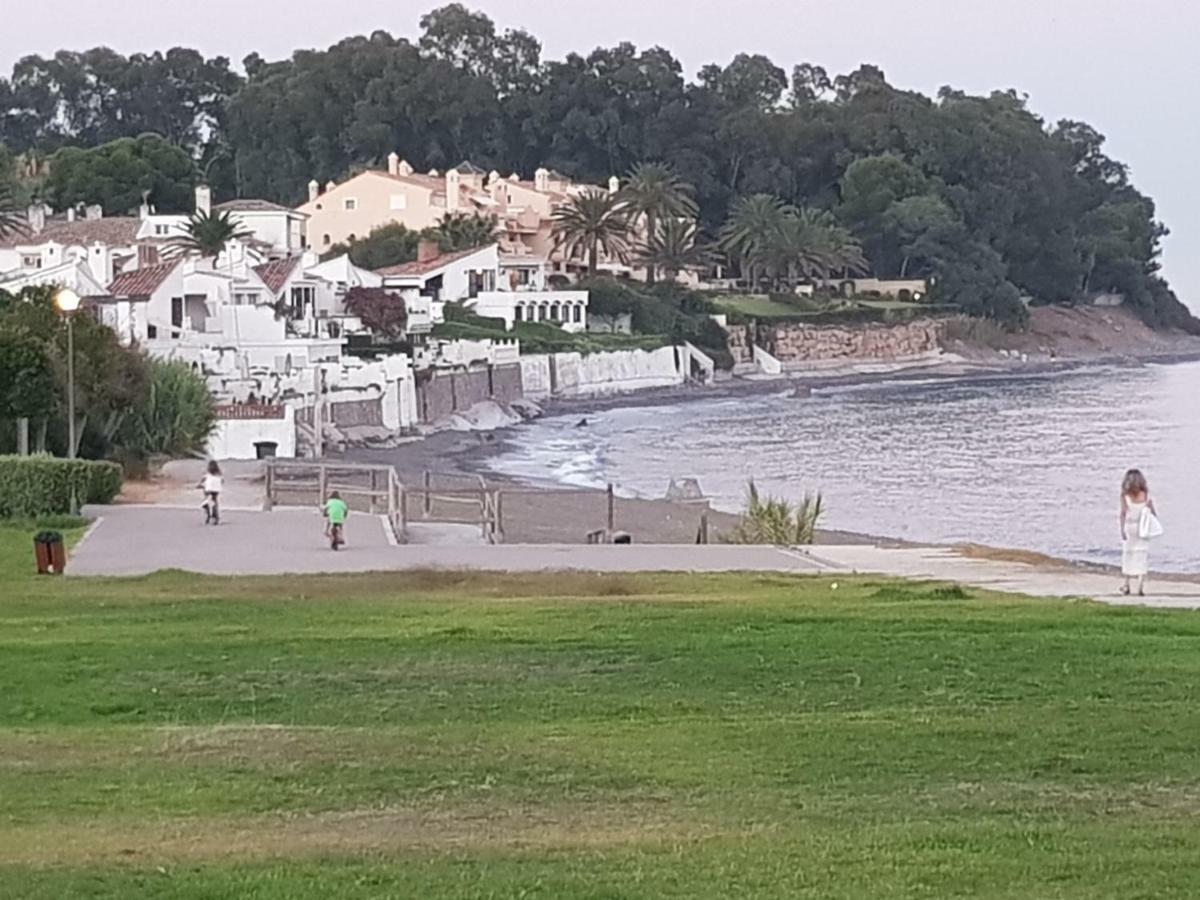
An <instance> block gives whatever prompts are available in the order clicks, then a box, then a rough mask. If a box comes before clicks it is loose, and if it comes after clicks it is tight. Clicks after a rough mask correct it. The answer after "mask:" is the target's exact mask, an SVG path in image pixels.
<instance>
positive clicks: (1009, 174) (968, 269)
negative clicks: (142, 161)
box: [0, 3, 1200, 328]
mask: <svg viewBox="0 0 1200 900" xmlns="http://www.w3.org/2000/svg"><path fill="white" fill-rule="evenodd" d="M787 62H788V63H792V62H793V61H787ZM244 69H245V74H244V75H240V74H237V73H236V72H234V71H233V70H232V69H231V68H230V66H229V63H228V61H227V60H225V59H224V58H222V57H215V58H211V59H207V58H204V57H203V56H202V55H201V54H199V53H197V52H195V51H193V50H187V49H183V48H175V49H172V50H169V51H167V52H166V53H151V54H135V55H132V56H129V57H125V56H122V55H120V54H117V53H114V52H113V51H111V50H107V49H104V48H99V49H96V50H89V51H86V52H83V53H70V52H66V51H62V52H59V53H57V54H55V55H54V56H53V57H51V58H48V59H47V58H42V57H38V56H29V57H26V58H24V59H22V60H21V61H20V62H18V63H17V64H16V66H14V69H13V73H12V77H11V78H8V79H3V78H0V143H2V144H6V145H7V146H8V149H9V151H10V152H11V154H30V153H31V154H33V155H34V156H35V157H36V156H38V155H40V156H41V157H42V158H46V157H49V156H50V155H51V154H54V153H56V152H60V153H65V152H67V151H65V150H63V149H61V148H65V147H75V148H80V149H76V150H73V151H71V152H72V153H91V152H95V151H93V150H91V149H89V148H99V147H102V146H104V145H105V144H106V142H112V141H118V140H120V139H133V140H135V141H138V140H144V139H143V138H141V137H140V136H141V135H143V134H145V133H147V132H153V133H155V134H158V135H160V136H161V137H162V138H163V140H164V141H165V142H167V143H168V144H169V145H171V146H172V147H177V148H180V150H181V151H183V152H184V153H185V155H186V156H187V157H188V159H189V160H190V161H191V162H192V163H193V165H194V166H195V167H196V171H198V172H199V173H200V177H204V178H206V180H208V181H209V182H210V183H211V184H212V185H213V187H214V190H215V192H216V194H217V195H218V196H219V197H231V196H256V197H262V198H265V199H270V200H275V201H278V202H283V203H296V202H300V201H301V200H303V198H304V196H305V186H306V185H307V183H308V181H309V180H310V179H316V180H318V181H320V182H324V181H327V180H329V179H338V178H342V177H344V176H345V175H346V174H347V173H348V172H350V171H352V170H354V169H355V168H357V167H361V166H364V165H375V166H379V165H382V162H383V160H384V159H385V158H386V156H387V154H389V153H391V152H396V153H398V154H399V155H400V156H402V157H404V158H406V159H408V160H409V161H410V162H411V163H412V164H413V165H414V166H416V167H417V168H418V169H422V170H423V169H428V168H437V169H439V170H442V169H445V168H447V167H449V166H453V165H456V164H458V163H459V162H461V161H462V160H464V159H470V160H472V161H473V162H475V163H477V164H478V165H481V166H483V167H484V168H486V169H493V168H494V169H497V170H499V171H502V172H505V173H507V172H510V171H519V172H522V173H524V174H528V173H530V172H532V171H533V170H534V169H536V168H537V167H539V166H546V167H549V168H554V169H556V170H559V171H561V172H563V173H565V174H567V175H569V176H572V177H574V178H577V179H580V180H583V181H587V182H590V183H593V184H601V185H603V184H606V183H607V180H608V178H609V177H611V176H612V175H621V174H624V173H630V172H632V171H634V170H635V167H637V166H640V165H644V164H654V165H664V166H667V167H669V170H670V172H672V173H673V177H674V178H677V179H678V183H679V184H681V185H689V186H691V188H692V190H691V192H690V194H689V197H690V199H691V200H693V201H694V202H695V205H696V207H697V209H698V212H699V225H700V229H701V230H702V231H703V232H705V233H708V234H714V235H715V234H717V233H718V232H719V231H720V229H721V227H722V225H724V223H725V222H726V221H727V219H728V218H729V215H730V210H731V208H732V207H734V206H735V205H736V204H737V203H738V202H739V201H740V200H742V199H744V198H748V197H752V196H754V195H757V194H763V195H768V196H770V197H773V198H775V199H777V200H778V201H779V202H780V203H781V204H784V205H785V206H787V207H790V208H793V209H797V210H801V209H807V210H813V211H823V212H832V213H833V214H834V215H835V216H836V217H837V219H838V221H839V223H840V224H841V225H842V226H843V227H844V228H846V229H848V230H849V232H850V234H851V236H852V237H853V238H854V239H855V240H856V241H857V242H858V243H859V244H860V245H861V247H862V251H863V253H864V254H865V256H866V260H867V262H868V263H869V265H870V267H871V269H872V270H873V271H874V272H875V273H876V274H877V275H879V276H881V277H890V276H898V275H900V274H901V273H902V272H903V273H905V274H907V275H912V276H926V275H928V276H933V277H934V278H935V279H936V283H937V284H940V285H942V287H941V288H936V289H935V293H941V294H942V295H943V296H942V299H949V297H950V296H955V297H960V298H962V299H964V300H967V301H969V302H968V305H969V307H970V308H973V309H975V308H978V309H984V308H986V309H989V310H992V311H993V312H994V314H996V315H998V316H1006V317H1008V319H1009V320H1011V319H1012V317H1014V316H1015V317H1017V318H1019V317H1020V314H1019V313H1018V312H1017V308H1018V306H1023V303H1022V300H1021V298H1028V299H1029V300H1031V301H1032V302H1034V303H1074V302H1079V301H1081V300H1083V299H1085V298H1086V297H1087V296H1088V295H1089V294H1092V293H1096V292H1102V291H1110V290H1112V291H1120V292H1123V293H1124V294H1125V295H1126V296H1127V298H1128V301H1129V303H1130V305H1131V307H1132V308H1133V309H1134V310H1135V311H1137V312H1138V313H1139V314H1140V315H1141V316H1142V317H1143V318H1144V319H1145V320H1146V321H1147V322H1149V323H1151V324H1152V325H1156V326H1169V325H1176V326H1183V327H1189V328H1200V323H1197V322H1196V321H1195V320H1193V319H1192V318H1191V316H1190V315H1189V314H1188V312H1187V310H1186V308H1185V307H1184V306H1183V305H1182V304H1181V303H1180V302H1179V301H1178V300H1177V299H1176V298H1175V296H1174V295H1173V294H1172V292H1171V291H1170V289H1169V287H1168V286H1167V284H1166V283H1165V282H1164V281H1163V280H1162V278H1161V277H1160V275H1159V249H1160V241H1161V239H1162V237H1163V236H1164V235H1165V234H1166V229H1165V228H1164V227H1163V226H1162V225H1161V224H1160V223H1159V222H1158V221H1157V220H1156V218H1155V208H1154V204H1153V202H1152V201H1151V200H1150V199H1149V198H1148V197H1146V196H1145V195H1143V194H1141V193H1140V192H1139V191H1138V190H1137V189H1136V188H1135V187H1134V186H1133V185H1132V184H1131V183H1130V181H1129V173H1128V169H1127V167H1126V166H1125V165H1123V164H1122V163H1121V162H1119V161H1116V160H1113V159H1111V158H1110V157H1109V156H1108V155H1107V154H1106V153H1105V152H1104V137H1103V135H1101V134H1100V133H1098V132H1097V131H1096V129H1094V128H1093V127H1091V126H1089V125H1087V124H1086V123H1082V122H1076V121H1069V120H1068V121H1062V122H1058V123H1046V122H1044V121H1043V120H1042V119H1041V118H1039V117H1038V116H1037V115H1036V114H1035V113H1034V112H1033V111H1032V110H1031V109H1030V108H1029V105H1028V103H1027V100H1026V98H1025V97H1023V96H1020V95H1018V94H1017V93H1015V92H1013V91H996V92H994V93H992V94H990V95H988V96H972V95H968V94H966V93H964V92H962V91H957V90H954V89H952V88H943V89H942V90H941V91H940V92H939V93H938V95H937V96H936V97H928V96H924V95H922V94H920V93H916V92H911V91H904V90H900V89H898V88H896V87H893V86H892V85H890V84H889V83H888V81H887V78H886V76H885V73H884V72H882V71H881V70H880V69H878V68H877V67H874V66H869V65H864V66H861V67H860V68H858V69H857V70H855V71H853V72H849V73H844V74H833V75H831V74H830V73H827V72H826V71H825V70H824V69H822V68H821V67H820V66H817V65H814V64H812V63H808V62H803V61H801V62H798V63H795V64H793V65H791V69H790V76H789V74H788V69H787V68H786V67H785V66H783V65H780V63H779V62H778V61H773V60H770V59H767V58H766V57H763V56H758V55H750V54H738V55H736V56H735V57H734V58H733V60H732V61H731V62H730V63H728V64H727V65H708V66H705V67H704V68H702V69H701V70H700V72H699V73H698V76H697V77H696V78H695V79H694V80H689V79H688V78H687V77H686V76H685V74H684V72H683V68H682V66H681V65H680V63H679V61H678V60H677V59H676V58H675V57H674V56H673V55H672V54H671V53H670V52H669V51H668V50H666V49H663V48H662V47H650V48H639V47H637V46H635V45H633V44H631V43H620V44H617V45H616V46H613V47H597V48H595V49H593V50H590V51H585V52H578V53H570V54H568V55H567V56H566V57H565V58H564V59H560V60H553V59H543V58H542V53H541V46H540V44H539V43H538V41H537V40H536V38H534V37H533V36H531V35H530V34H528V33H526V32H523V31H501V30H498V29H497V28H496V26H495V24H494V22H493V21H492V20H491V19H490V18H489V17H487V16H486V15H484V14H482V13H478V12H473V11H471V10H469V9H467V8H466V7H464V6H462V5H461V4H457V3H455V4H451V5H449V6H445V7H442V8H440V9H436V10H433V11H432V12H430V13H429V14H427V15H426V16H424V17H423V18H422V19H421V21H420V34H419V36H418V37H417V38H416V39H415V40H408V39H405V38H402V37H394V36H392V35H391V34H388V33H387V32H384V31H376V32H374V33H372V34H370V35H365V36H357V37H348V38H346V39H344V40H342V41H340V42H338V43H337V44H335V45H333V46H331V47H329V48H328V49H326V50H299V51H297V52H295V53H294V54H293V55H292V57H291V58H289V59H284V60H278V61H266V60H264V59H262V58H261V57H260V56H258V55H257V54H252V55H251V56H249V57H247V58H246V60H245V61H244ZM70 158H71V157H70V156H68V157H67V160H70ZM55 159H56V161H57V160H58V158H57V157H55ZM163 164H164V165H165V164H166V163H165V162H164V163H163ZM79 165H81V164H76V165H75V166H73V167H71V168H73V169H74V170H76V171H80V170H79ZM64 166H65V163H57V167H58V168H59V169H60V170H61V169H62V168H63V167H64ZM52 168H53V166H52ZM193 177H194V175H193V173H190V172H182V171H176V172H175V174H174V175H171V176H170V177H169V179H168V181H169V182H170V183H172V184H179V185H182V184H183V183H185V182H187V183H190V181H191V179H192V178H193ZM104 183H105V182H104V180H103V177H102V176H101V174H99V173H98V172H97V173H95V174H88V175H81V176H80V177H79V178H74V179H68V178H66V177H65V176H63V175H62V173H61V172H60V174H59V177H58V178H55V177H54V176H53V174H52V176H51V184H50V191H51V194H52V196H54V197H55V198H57V199H59V200H69V201H74V202H80V201H82V202H102V203H104V205H105V207H106V209H112V210H114V211H116V210H119V209H121V208H122V207H125V208H128V206H129V205H130V204H131V203H132V205H136V202H137V200H136V197H135V195H136V194H138V192H140V191H142V190H146V186H145V185H144V184H143V183H142V182H139V181H138V179H136V178H129V179H121V180H120V187H121V190H120V191H117V190H116V189H115V187H113V188H103V189H102V188H100V187H97V186H96V185H101V184H104ZM127 184H128V185H130V186H129V187H126V185H127ZM133 185H136V186H133ZM89 191H90V193H89ZM101 194H103V195H104V199H102V198H101V196H100V195H101ZM131 198H134V199H132V200H131ZM158 202H159V205H160V206H161V207H163V208H167V207H169V206H171V205H172V204H171V203H170V202H168V201H167V200H166V199H160V200H159V201H158ZM181 202H182V198H181ZM185 208H186V207H185ZM652 217H653V216H652ZM656 232H657V227H654V228H651V229H649V230H648V234H649V235H654V234H655V233H656ZM989 298H990V299H989ZM1014 298H1015V299H1014Z"/></svg>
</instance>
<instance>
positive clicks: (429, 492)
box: [421, 469, 433, 519]
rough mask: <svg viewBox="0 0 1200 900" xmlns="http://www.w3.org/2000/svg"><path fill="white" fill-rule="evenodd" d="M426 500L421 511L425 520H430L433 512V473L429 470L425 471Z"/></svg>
mask: <svg viewBox="0 0 1200 900" xmlns="http://www.w3.org/2000/svg"><path fill="white" fill-rule="evenodd" d="M424 481H425V494H424V497H425V499H424V500H423V501H422V505H421V509H422V511H423V512H424V513H425V518H427V519H428V518H429V515H430V513H432V512H433V473H432V472H430V471H429V470H428V469H426V470H425V475H424Z"/></svg>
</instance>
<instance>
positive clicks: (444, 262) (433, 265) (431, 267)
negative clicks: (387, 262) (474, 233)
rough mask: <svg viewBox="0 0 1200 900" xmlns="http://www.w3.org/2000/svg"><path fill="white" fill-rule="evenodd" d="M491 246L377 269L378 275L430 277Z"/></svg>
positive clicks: (486, 245) (487, 245)
mask: <svg viewBox="0 0 1200 900" xmlns="http://www.w3.org/2000/svg"><path fill="white" fill-rule="evenodd" d="M490 246H492V245H491V244H485V245H484V246H482V247H472V248H471V249H470V250H458V251H456V252H454V253H442V254H440V255H438V256H435V257H433V258H432V259H427V260H424V261H421V260H414V261H413V262H406V263H401V264H400V265H398V266H388V267H387V268H384V269H376V270H375V274H376V275H382V276H384V277H385V278H396V277H401V276H406V275H408V276H418V275H428V274H429V273H430V272H436V271H437V270H438V269H441V268H443V267H445V266H448V265H450V263H452V262H457V261H458V260H460V259H465V258H466V257H468V256H473V255H474V254H476V253H480V252H482V251H484V250H487V249H488V247H490Z"/></svg>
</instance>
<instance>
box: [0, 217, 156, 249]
mask: <svg viewBox="0 0 1200 900" xmlns="http://www.w3.org/2000/svg"><path fill="white" fill-rule="evenodd" d="M141 224H142V222H141V220H140V219H138V218H137V217H136V216H111V217H109V218H104V219H76V220H75V221H74V222H66V221H57V222H47V223H46V227H45V228H43V229H42V230H41V231H39V232H37V233H36V234H34V233H32V232H25V233H21V234H10V235H7V236H6V237H4V238H0V247H25V246H30V245H37V244H44V243H47V242H48V241H57V242H58V243H60V244H66V245H82V246H87V245H90V244H94V243H96V242H97V241H99V242H100V243H101V244H107V245H108V246H110V247H129V246H132V244H133V242H134V241H135V240H136V238H137V233H138V229H139V228H140V227H141Z"/></svg>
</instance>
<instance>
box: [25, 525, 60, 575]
mask: <svg viewBox="0 0 1200 900" xmlns="http://www.w3.org/2000/svg"><path fill="white" fill-rule="evenodd" d="M33 555H34V559H35V560H36V561H37V571H38V574H39V575H61V574H62V573H63V570H64V569H65V568H66V567H67V548H66V545H65V544H64V543H63V536H62V535H61V534H60V533H59V532H57V531H39V532H38V533H37V534H35V535H34V536H33Z"/></svg>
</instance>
